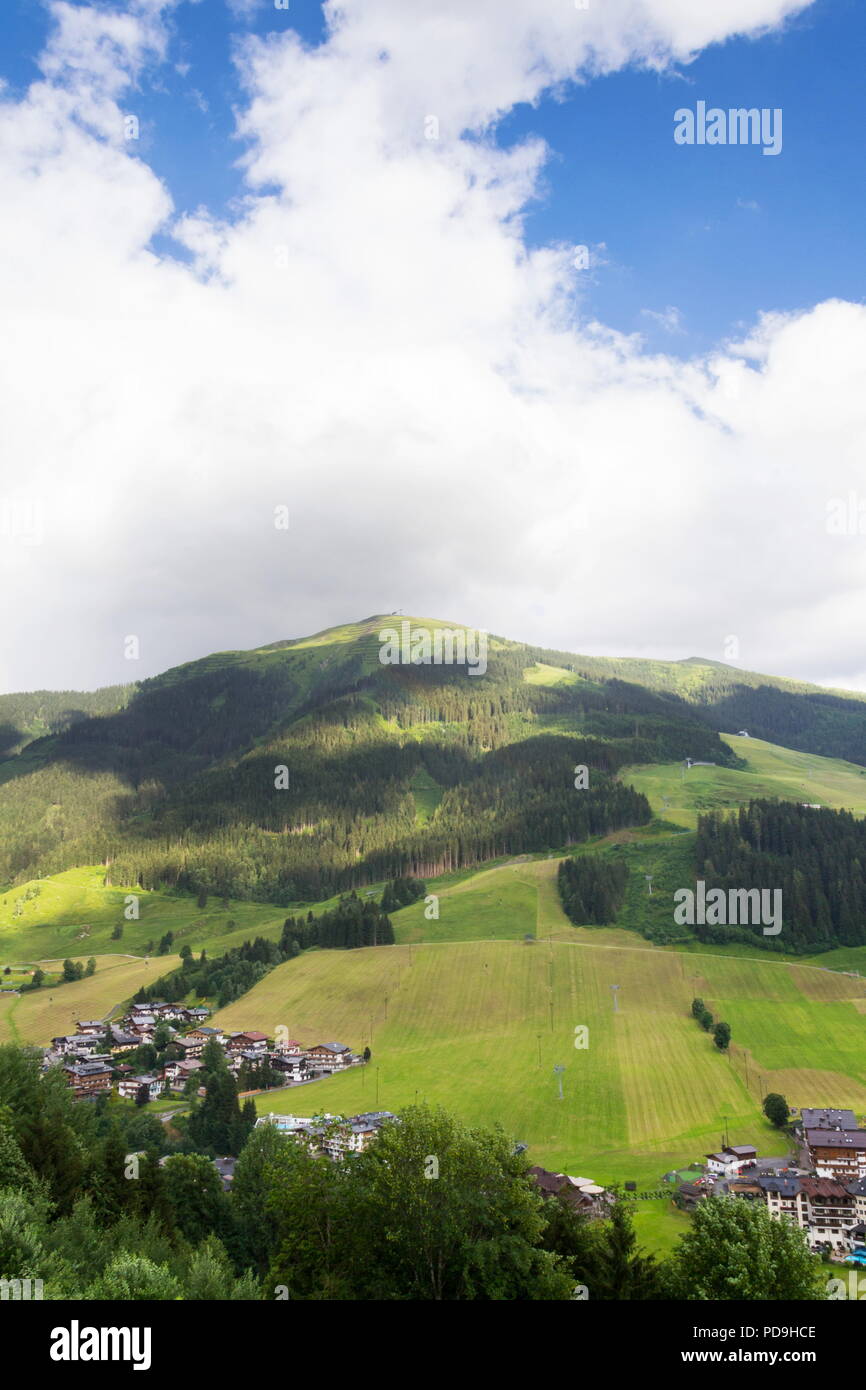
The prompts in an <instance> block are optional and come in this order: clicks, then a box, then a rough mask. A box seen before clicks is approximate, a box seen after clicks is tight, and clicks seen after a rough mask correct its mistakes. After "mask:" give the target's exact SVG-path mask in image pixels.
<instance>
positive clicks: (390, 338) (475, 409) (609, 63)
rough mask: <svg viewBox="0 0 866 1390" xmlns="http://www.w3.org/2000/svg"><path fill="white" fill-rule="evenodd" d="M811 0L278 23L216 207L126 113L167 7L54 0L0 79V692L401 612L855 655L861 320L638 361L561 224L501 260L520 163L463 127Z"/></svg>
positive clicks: (593, 647) (508, 246)
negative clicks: (236, 171)
mask: <svg viewBox="0 0 866 1390" xmlns="http://www.w3.org/2000/svg"><path fill="white" fill-rule="evenodd" d="M807 4H808V0H727V3H717V4H714V5H712V6H705V5H695V4H693V3H692V0H607V2H606V3H605V4H601V3H594V2H593V3H591V4H590V6H589V8H588V9H586V10H583V9H581V8H579V7H578V6H576V5H572V4H570V3H569V2H568V0H473V3H472V4H471V5H467V4H466V3H465V0H413V3H412V4H411V5H408V4H406V3H405V0H342V3H329V4H328V5H327V6H326V14H327V17H328V21H329V33H328V38H327V41H326V42H325V43H323V44H322V45H320V46H318V47H315V48H309V47H306V46H305V45H304V44H303V43H302V42H301V41H300V39H299V38H298V37H297V35H295V34H294V33H293V31H291V30H290V29H288V28H286V27H285V25H284V24H281V23H280V22H279V21H275V30H276V32H275V33H274V34H272V35H270V36H268V37H267V38H266V39H257V38H247V39H240V38H239V40H238V48H237V54H236V57H237V63H238V70H239V74H240V81H241V83H242V94H243V95H242V100H241V101H240V102H239V104H238V112H237V121H238V130H239V133H240V135H241V136H242V137H243V143H242V144H240V145H239V146H238V153H240V152H241V151H242V150H243V151H245V153H244V154H243V159H244V169H245V175H246V179H247V187H248V196H247V197H246V199H245V201H244V203H243V206H242V207H241V208H239V209H238V210H237V213H236V215H235V216H233V218H232V220H231V221H224V220H221V219H220V218H219V217H216V216H214V215H212V214H210V213H209V212H208V211H207V210H198V211H196V212H194V213H188V212H187V213H184V212H182V211H180V210H178V209H176V208H175V206H174V205H173V202H172V199H171V197H170V195H169V192H168V190H167V189H166V188H165V187H164V186H163V185H162V184H161V183H160V181H159V179H158V178H157V177H156V175H155V174H154V172H153V171H152V170H151V169H150V168H149V167H148V165H147V163H146V162H145V161H144V159H143V158H141V157H139V155H138V153H137V149H136V142H135V140H134V138H133V139H131V138H129V131H128V127H127V125H126V122H127V120H128V117H129V115H130V113H134V110H135V98H136V91H137V90H138V88H140V86H142V85H143V84H145V83H147V82H148V81H151V80H154V78H155V77H158V73H159V68H160V65H161V64H162V63H164V62H165V61H167V60H168V58H169V56H170V52H171V41H172V32H171V31H172V23H173V13H174V11H175V10H176V8H177V5H176V4H175V3H171V0H134V3H130V4H127V5H126V6H125V7H122V8H120V7H116V6H114V7H112V6H91V5H70V4H66V3H57V4H54V5H52V6H51V10H52V14H53V18H54V29H53V34H52V37H51V39H50V42H49V44H48V46H47V48H46V50H45V53H44V54H43V55H42V58H41V73H42V75H41V78H40V80H39V81H37V82H36V83H34V84H33V86H32V87H31V88H30V90H29V91H28V92H27V93H26V95H24V96H23V97H22V98H21V99H13V98H11V97H8V96H7V97H6V98H5V99H3V98H2V94H0V180H2V187H3V189H4V212H5V216H4V218H3V219H2V224H0V312H2V318H3V323H4V328H5V331H4V334H3V338H2V342H0V400H2V412H0V460H2V461H0V586H2V597H0V605H2V607H0V620H2V630H3V644H2V651H0V688H3V689H7V690H8V689H22V688H33V687H34V686H47V685H50V686H55V687H57V686H62V687H69V686H75V685H84V686H92V685H94V684H97V683H106V682H109V681H118V680H130V679H137V678H139V677H141V676H144V675H147V674H152V673H154V672H155V671H158V670H160V669H164V668H165V667H166V666H168V665H170V664H173V663H175V662H178V661H182V660H186V659H190V658H192V657H194V656H198V655H202V654H204V653H206V652H208V651H212V650H219V649H225V648H228V647H247V646H253V645H258V644H262V643H265V642H267V641H269V640H271V639H273V638H281V637H291V636H298V635H301V634H302V633H305V632H308V631H312V630H316V629H318V628H321V627H324V626H326V625H328V624H330V623H337V622H340V621H345V620H347V619H350V618H354V617H362V616H365V615H367V614H369V613H373V612H380V611H388V610H390V609H393V608H402V609H404V610H405V611H406V612H407V613H415V614H421V615H433V616H441V617H444V618H449V619H454V620H459V621H464V622H466V623H469V624H472V625H476V626H480V627H484V628H487V629H489V630H491V631H494V632H500V633H505V634H507V635H510V636H515V637H519V638H526V639H530V640H538V641H543V642H548V643H550V644H551V645H556V646H560V647H568V648H571V649H573V650H578V651H580V650H582V651H607V652H612V653H614V652H618V653H629V652H631V653H638V652H647V653H652V654H657V655H671V656H686V655H690V654H693V653H700V654H704V655H707V656H710V657H715V658H716V659H719V660H724V659H731V660H733V662H734V664H741V665H744V666H749V667H752V668H754V669H765V670H773V671H779V672H786V673H790V674H799V675H802V676H805V677H808V678H811V679H818V680H830V679H833V680H836V681H839V682H845V683H849V684H859V683H866V662H864V660H863V658H862V657H861V655H860V651H859V648H858V645H857V643H856V642H855V641H854V640H852V639H853V634H854V632H855V630H856V629H855V627H854V623H855V611H856V609H857V608H861V609H862V598H863V587H864V578H866V572H864V566H866V558H864V557H866V550H864V546H866V539H864V537H863V536H862V535H860V534H859V530H858V524H857V521H856V519H855V522H854V524H853V527H850V526H849V528H848V530H847V531H843V532H842V533H838V532H839V528H838V527H837V530H836V531H835V532H834V531H832V530H830V529H828V521H827V517H828V506H830V505H831V503H832V501H833V499H837V500H839V499H849V501H850V494H851V492H852V491H854V492H855V493H856V488H857V486H858V483H859V484H860V485H861V487H863V486H864V482H866V480H863V479H862V473H863V464H862V460H863V457H864V443H866V440H864V433H866V407H864V404H863V403H864V401H866V380H864V378H866V310H864V308H863V307H862V306H860V305H855V304H850V303H843V302H835V301H834V302H828V303H823V304H819V305H816V306H814V307H810V308H807V309H805V310H804V311H803V312H802V313H800V314H798V315H794V316H788V317H781V316H775V315H772V314H767V315H764V316H763V317H761V318H760V319H759V321H758V322H757V323H756V324H755V325H754V326H753V328H752V329H751V330H750V331H749V334H748V336H747V337H746V338H745V339H744V340H743V341H742V342H739V343H729V344H724V345H721V346H720V348H719V350H718V351H717V352H716V353H715V354H713V355H712V356H711V357H709V358H708V359H706V360H700V361H693V362H689V363H684V362H682V361H680V360H679V359H677V358H674V357H667V356H664V355H650V354H648V353H647V352H646V351H645V349H644V348H643V347H642V344H641V342H640V341H639V340H638V339H635V338H627V337H623V336H622V335H618V334H617V333H615V332H613V331H611V330H610V329H608V328H606V327H605V326H604V325H602V324H599V323H595V322H591V321H587V319H586V317H585V315H584V314H582V312H581V286H580V276H581V272H580V271H579V270H577V269H575V265H574V248H573V247H563V246H558V247H549V248H545V249H542V250H529V249H527V245H526V243H525V241H524V238H523V235H522V223H521V218H522V215H523V213H524V211H525V210H526V208H527V206H528V204H529V203H530V201H531V200H532V199H533V198H534V197H536V196H538V193H539V189H540V186H541V185H540V180H541V178H542V175H543V169H544V165H545V160H546V159H547V157H548V154H549V152H548V151H547V150H546V149H545V147H544V146H543V145H542V144H541V143H540V142H538V141H529V142H526V143H524V144H522V145H519V146H518V147H516V148H511V149H507V150H505V149H502V148H500V147H499V146H498V145H497V144H496V142H495V139H494V137H493V130H494V127H495V124H496V122H497V120H498V119H499V118H500V117H501V116H502V115H503V114H504V113H506V112H507V111H509V110H510V109H511V108H512V107H513V106H514V105H515V104H516V103H518V102H532V101H536V100H538V99H539V97H540V96H541V95H542V94H543V93H545V92H549V91H551V90H554V91H558V92H559V93H560V94H561V95H562V97H563V99H566V98H567V92H568V86H569V84H570V83H573V82H588V81H592V80H599V79H601V78H603V75H604V74H606V73H610V72H613V71H616V70H618V69H621V68H623V67H624V66H626V65H629V64H636V65H641V66H646V67H649V68H652V69H658V70H663V69H665V68H666V67H667V66H668V65H669V64H671V63H672V62H679V63H687V62H688V61H689V59H690V58H691V57H692V56H693V55H694V54H696V53H697V52H698V51H699V50H700V49H701V48H703V47H705V46H706V45H708V44H712V43H718V42H722V41H724V40H725V39H726V38H728V37H730V36H732V35H756V34H760V33H762V32H764V31H765V30H766V29H768V28H772V27H775V26H778V25H780V24H783V23H784V21H785V20H786V19H787V18H789V17H790V16H792V15H795V14H797V13H798V12H799V11H801V10H803V9H804V8H806V5H807ZM672 104H673V103H672ZM612 177H615V171H612ZM157 233H162V234H163V235H165V234H169V235H171V236H173V237H174V238H175V240H176V242H177V243H178V245H179V247H182V248H183V249H184V252H185V253H186V255H187V256H188V257H189V259H188V260H187V261H184V260H182V259H177V258H173V257H170V256H166V255H159V254H157V253H156V252H155V251H154V250H153V249H152V239H153V237H154V235H155V234H157ZM575 235H576V239H578V231H577V229H576V233H575ZM666 312H670V311H666ZM863 496H864V499H866V490H864V493H863ZM850 505H851V506H853V507H854V512H853V513H852V515H854V516H855V518H856V515H857V512H856V509H857V505H858V499H857V497H856V496H855V498H854V501H853V503H850ZM280 508H287V509H288V515H289V526H288V529H282V528H281V527H280V526H279V525H276V524H275V516H276V515H277V509H280ZM849 509H850V508H849ZM280 515H282V513H280ZM863 526H864V530H866V518H864V521H863ZM131 634H133V635H136V636H137V637H138V638H139V640H140V651H141V658H140V660H139V661H137V662H130V661H125V660H124V656H123V652H124V639H125V638H126V637H127V636H129V635H131ZM731 639H735V643H736V645H735V646H732V645H731ZM732 653H736V655H735V656H733V655H732Z"/></svg>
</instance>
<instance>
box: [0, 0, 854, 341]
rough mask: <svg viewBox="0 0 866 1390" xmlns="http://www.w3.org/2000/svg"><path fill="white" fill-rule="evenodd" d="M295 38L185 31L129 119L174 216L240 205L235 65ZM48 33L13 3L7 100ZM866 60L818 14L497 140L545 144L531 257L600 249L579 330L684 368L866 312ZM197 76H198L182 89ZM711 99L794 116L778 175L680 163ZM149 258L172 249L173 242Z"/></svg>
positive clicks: (215, 5) (849, 37)
mask: <svg viewBox="0 0 866 1390" xmlns="http://www.w3.org/2000/svg"><path fill="white" fill-rule="evenodd" d="M287 27H291V28H293V29H294V30H295V31H296V32H298V33H299V34H300V35H301V36H302V37H303V38H304V40H305V41H306V42H307V43H310V44H317V43H320V42H322V40H323V38H324V32H325V31H324V24H323V19H322V10H321V5H320V4H319V3H318V2H317V0H291V8H290V10H289V11H288V12H287V11H282V10H276V9H274V8H272V7H271V6H270V5H269V4H268V3H267V0H262V3H261V4H260V5H259V7H258V9H257V10H256V11H255V13H254V14H253V16H252V17H251V18H250V19H248V20H243V19H241V18H239V17H238V16H237V15H236V14H232V13H231V11H230V9H229V7H228V5H227V4H226V3H225V0H200V3H198V4H186V5H183V6H182V7H181V8H180V9H179V10H178V11H177V13H176V14H175V16H174V17H173V19H172V21H171V28H172V30H173V40H172V44H171V50H170V55H169V56H170V62H169V64H167V65H166V66H165V67H164V68H163V69H161V71H160V73H159V83H158V87H159V89H158V90H153V89H152V88H150V87H149V86H148V85H147V84H146V83H145V84H143V86H142V90H141V91H140V92H139V93H137V94H136V97H135V99H134V101H130V102H129V103H128V105H129V106H130V107H132V106H133V105H134V106H135V108H136V112H137V113H138V114H139V116H140V118H141V120H142V123H143V132H142V142H141V153H142V155H143V157H145V158H146V159H147V160H148V162H149V163H150V164H151V166H152V167H153V168H154V170H155V171H156V172H157V173H158V174H159V176H160V177H161V178H162V179H164V180H165V182H166V184H167V186H168V187H169V189H170V191H171V194H172V197H173V199H174V202H175V205H176V208H177V209H178V211H187V210H193V209H195V208H196V207H197V206H199V205H201V204H203V205H205V206H207V207H208V208H209V209H210V210H211V211H212V212H214V213H216V214H218V215H227V216H231V206H232V199H234V198H236V197H237V196H239V195H241V194H242V193H243V191H244V185H243V174H242V170H240V169H239V168H238V167H237V160H238V157H239V156H240V154H241V152H242V149H243V146H242V145H240V144H239V142H238V141H237V139H235V138H233V128H234V114H233V113H234V108H235V107H236V106H237V104H238V103H239V102H240V101H241V100H242V93H241V92H240V90H239V87H238V83H237V76H236V71H235V67H234V64H233V62H232V51H233V48H234V45H235V43H236V41H237V39H238V37H239V36H240V35H243V34H246V33H258V34H261V35H267V34H269V33H271V34H272V33H279V32H280V31H282V30H284V29H285V28H287ZM48 28H49V24H48V17H47V14H46V12H45V10H44V8H43V7H42V6H41V5H40V4H38V3H36V0H6V3H5V5H4V7H3V10H2V12H0V55H2V56H0V72H2V74H3V75H4V76H5V77H6V79H7V81H8V82H9V83H10V85H11V87H12V90H13V92H16V93H19V92H20V91H21V90H22V88H23V87H24V86H26V84H27V83H28V82H29V81H31V80H33V78H34V77H35V76H36V68H35V64H34V59H35V57H36V55H37V54H38V52H39V50H40V48H41V47H42V44H43V42H44V39H45V36H46V34H47V32H48ZM864 61H866V6H864V5H863V4H862V2H861V0H818V3H817V4H816V5H814V6H812V7H811V8H810V9H808V10H807V11H806V12H805V13H803V14H802V15H800V16H798V17H795V18H794V19H793V20H790V21H789V22H788V23H787V24H786V26H785V27H784V29H783V30H782V31H781V32H774V33H771V34H769V35H768V36H766V37H765V38H761V39H757V40H737V39H733V40H729V41H728V42H727V43H725V44H723V45H719V46H716V47H713V48H710V49H707V50H706V51H705V52H703V53H702V54H701V55H700V56H699V57H698V58H697V59H696V60H695V61H694V62H693V63H691V64H689V65H688V66H684V67H682V68H680V69H679V70H678V73H677V74H676V75H670V74H665V75H664V76H658V75H656V74H653V73H647V72H638V71H635V70H633V69H629V70H626V71H624V72H618V73H614V74H613V75H611V76H609V77H604V78H600V79H596V80H593V81H591V82H588V83H586V84H585V85H576V84H569V85H568V86H567V87H566V89H565V90H564V91H563V92H561V93H559V94H558V96H557V97H556V98H553V97H545V98H544V99H542V101H541V102H540V104H539V105H538V106H535V107H530V106H525V105H523V106H519V107H517V108H515V109H514V110H513V111H512V112H511V113H510V114H509V115H508V116H507V117H506V118H505V119H504V120H503V121H502V122H501V123H500V125H499V127H498V128H497V130H496V132H495V138H496V139H497V141H498V142H499V143H501V144H503V145H509V144H512V143H514V142H517V141H519V140H521V139H524V138H526V137H527V136H540V137H541V138H543V139H544V140H545V141H546V143H547V144H548V145H549V147H550V159H549V162H548V165H547V170H546V186H545V189H544V196H543V198H542V199H540V200H538V201H537V202H535V203H534V204H533V205H532V206H531V208H530V209H529V210H528V214H527V218H526V223H525V226H526V238H527V241H528V243H529V244H530V245H539V244H545V243H548V242H552V243H560V242H566V243H575V244H582V243H585V244H588V245H591V246H599V245H601V244H603V245H604V246H605V248H606V250H605V252H604V258H605V259H606V262H607V263H606V264H602V265H597V266H596V268H595V269H594V271H593V272H592V274H590V275H588V276H587V277H585V284H584V297H583V300H582V313H583V314H584V315H585V316H586V317H588V318H592V317H598V318H599V319H600V320H601V321H603V322H604V323H605V324H607V325H609V326H611V327H613V328H616V329H618V330H620V331H622V332H625V333H633V332H639V333H641V334H643V335H644V337H645V338H646V341H647V344H648V347H649V348H650V349H651V350H652V349H654V348H657V349H658V350H661V351H664V352H666V353H669V354H671V355H675V356H682V357H689V356H692V355H694V354H699V353H703V352H705V351H707V350H708V349H710V348H711V347H712V346H713V345H714V344H716V343H718V342H721V341H724V340H725V339H727V338H730V337H731V336H734V337H737V336H739V333H740V331H741V330H742V329H743V328H744V327H747V326H749V325H750V324H751V323H752V322H753V321H754V319H755V317H756V316H757V314H758V313H760V312H762V311H782V312H787V311H796V310H800V309H803V308H806V307H808V306H809V305H811V304H814V303H816V302H818V301H820V300H823V299H826V298H831V297H841V298H845V299H849V300H853V301H860V300H861V299H862V298H863V295H864V284H866V278H864V264H863V254H862V228H863V226H864V220H866V182H864V177H863V172H864V150H866V100H864ZM186 64H189V71H188V72H186V73H183V74H182V73H179V72H177V71H176V68H177V67H178V66H180V67H183V66H184V65H186ZM699 99H702V100H705V101H706V102H707V103H708V105H710V106H713V105H717V106H721V107H724V108H727V107H729V106H747V107H751V106H757V107H774V108H775V107H780V108H781V109H782V111H783V130H784V148H783V152H782V154H781V156H780V157H778V158H771V157H765V156H763V154H762V153H761V151H760V149H759V148H751V147H742V146H732V147H728V148H725V149H719V150H716V151H714V153H713V156H712V157H711V158H707V151H706V150H705V149H699V148H696V147H692V148H687V147H682V146H676V145H675V144H674V142H673V139H672V130H673V112H674V110H675V109H676V108H677V107H678V106H681V105H682V106H694V105H695V103H696V102H697V101H698V100H699ZM205 107H206V109H204V108H205ZM155 244H156V246H157V247H158V248H159V249H160V250H163V251H168V250H170V249H172V248H170V246H169V244H168V243H167V242H166V241H165V240H164V239H163V238H161V237H160V238H157V240H156V243H155ZM173 253H174V254H179V252H178V248H176V247H175V248H173ZM180 254H183V253H180ZM670 306H673V307H674V308H676V309H677V310H678V311H679V314H680V315H681V320H680V322H679V324H678V325H677V327H676V329H675V331H671V330H670V328H667V327H665V326H664V325H663V324H661V323H659V322H658V321H657V320H654V319H653V318H652V317H651V314H652V313H659V314H662V313H664V312H665V311H666V310H667V309H668V307H670ZM644 311H650V313H646V312H644Z"/></svg>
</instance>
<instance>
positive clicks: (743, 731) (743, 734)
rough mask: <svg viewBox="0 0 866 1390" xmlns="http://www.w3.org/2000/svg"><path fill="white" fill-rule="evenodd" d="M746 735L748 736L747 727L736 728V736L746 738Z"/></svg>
mask: <svg viewBox="0 0 866 1390" xmlns="http://www.w3.org/2000/svg"><path fill="white" fill-rule="evenodd" d="M748 737H749V731H748V729H739V730H738V732H737V738H748Z"/></svg>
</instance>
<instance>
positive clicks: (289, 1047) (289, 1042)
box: [274, 1037, 303, 1057]
mask: <svg viewBox="0 0 866 1390" xmlns="http://www.w3.org/2000/svg"><path fill="white" fill-rule="evenodd" d="M274 1051H275V1052H284V1053H286V1055H287V1056H289V1057H299V1056H300V1055H301V1052H302V1051H303V1048H302V1047H301V1044H300V1043H299V1042H297V1041H296V1040H295V1039H294V1038H281V1037H277V1040H276V1043H275V1044H274Z"/></svg>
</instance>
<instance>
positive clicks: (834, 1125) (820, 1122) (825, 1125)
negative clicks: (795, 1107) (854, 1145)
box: [800, 1110, 857, 1129]
mask: <svg viewBox="0 0 866 1390" xmlns="http://www.w3.org/2000/svg"><path fill="white" fill-rule="evenodd" d="M800 1121H801V1123H802V1126H803V1128H804V1129H856V1128H857V1118H856V1116H855V1114H854V1111H853V1110H801V1111H800Z"/></svg>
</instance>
